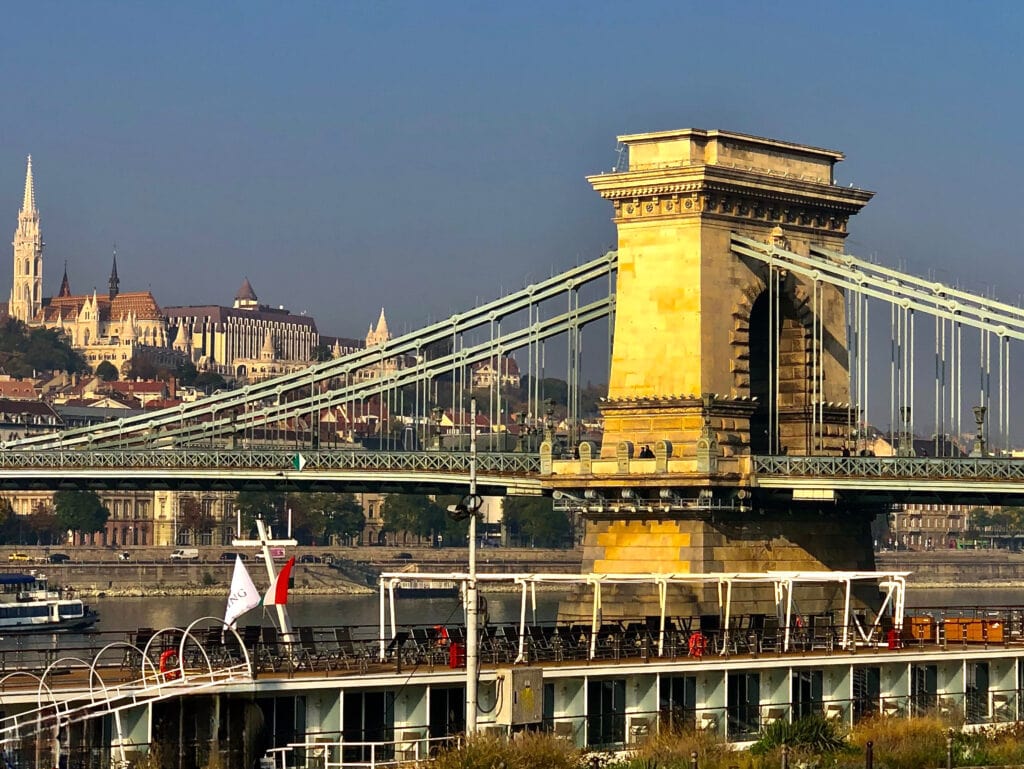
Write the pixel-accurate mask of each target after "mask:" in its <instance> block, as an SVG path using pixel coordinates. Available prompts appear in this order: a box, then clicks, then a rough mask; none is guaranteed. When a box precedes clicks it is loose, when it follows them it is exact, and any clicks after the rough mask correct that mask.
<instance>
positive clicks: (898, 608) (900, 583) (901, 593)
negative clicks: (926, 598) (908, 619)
mask: <svg viewBox="0 0 1024 769" xmlns="http://www.w3.org/2000/svg"><path fill="white" fill-rule="evenodd" d="M892 581H893V584H894V586H895V593H896V597H895V606H894V616H893V626H894V627H895V628H896V632H897V633H900V632H902V631H903V620H904V618H905V612H906V608H907V607H906V600H907V578H906V577H901V576H899V575H898V574H893V575H892Z"/></svg>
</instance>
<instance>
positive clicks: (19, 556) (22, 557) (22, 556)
mask: <svg viewBox="0 0 1024 769" xmlns="http://www.w3.org/2000/svg"><path fill="white" fill-rule="evenodd" d="M7 560H8V561H20V562H22V563H28V562H29V561H31V560H32V557H31V556H30V555H29V554H28V553H21V552H17V553H11V554H10V555H9V556H7Z"/></svg>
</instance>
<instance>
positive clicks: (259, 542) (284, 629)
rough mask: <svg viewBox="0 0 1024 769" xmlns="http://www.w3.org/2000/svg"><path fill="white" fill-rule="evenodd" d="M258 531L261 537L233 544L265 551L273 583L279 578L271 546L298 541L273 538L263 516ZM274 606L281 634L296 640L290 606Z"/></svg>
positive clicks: (257, 522) (265, 559)
mask: <svg viewBox="0 0 1024 769" xmlns="http://www.w3.org/2000/svg"><path fill="white" fill-rule="evenodd" d="M256 532H257V533H258V534H259V539H256V540H250V539H236V540H234V541H233V542H232V544H233V545H234V546H235V547H259V548H260V549H261V550H262V551H263V563H264V565H265V566H266V567H267V578H268V579H269V580H270V584H271V585H273V584H274V583H275V581H276V580H277V570H276V569H274V558H273V556H272V555H271V553H270V546H271V545H295V544H296V542H295V540H294V539H282V540H275V539H271V535H270V534H269V533H268V532H267V524H266V521H264V520H263V519H262V518H257V519H256ZM274 608H275V609H277V620H278V624H279V625H280V626H281V634H282V635H283V636H284V640H285V641H292V640H294V635H295V630H294V628H292V621H291V618H290V617H289V616H288V607H287V606H286V605H285V604H283V603H278V604H275V605H274Z"/></svg>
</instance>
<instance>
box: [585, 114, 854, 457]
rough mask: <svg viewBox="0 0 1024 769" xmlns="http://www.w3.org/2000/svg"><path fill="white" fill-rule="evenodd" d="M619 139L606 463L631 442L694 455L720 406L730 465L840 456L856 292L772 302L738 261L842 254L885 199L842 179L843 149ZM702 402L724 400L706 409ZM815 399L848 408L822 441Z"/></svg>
mask: <svg viewBox="0 0 1024 769" xmlns="http://www.w3.org/2000/svg"><path fill="white" fill-rule="evenodd" d="M619 141H621V142H622V143H623V144H625V145H626V146H627V147H628V148H629V169H628V170H627V171H625V172H623V173H613V174H602V175H599V176H592V177H590V178H589V179H588V181H589V182H590V183H591V184H592V185H593V186H594V189H595V190H597V192H599V193H600V195H601V197H603V198H605V199H607V200H610V201H612V205H613V206H614V210H615V223H616V225H617V226H618V236H619V237H618V240H619V242H618V251H619V273H618V286H617V294H616V297H617V298H616V303H617V308H616V317H615V336H614V340H615V343H614V347H613V355H612V366H611V378H610V382H609V388H608V401H607V404H606V405H605V408H604V419H605V433H604V443H603V446H602V450H601V456H602V457H612V456H614V455H615V452H616V448H617V447H618V446H619V444H620V443H622V442H623V441H626V442H629V443H631V444H632V445H633V447H634V449H635V450H639V448H640V447H641V446H642V445H644V444H650V445H653V444H654V443H655V442H656V441H659V440H666V441H669V442H671V444H672V446H673V456H679V457H682V456H687V455H690V456H695V455H696V443H697V440H698V437H699V435H700V431H701V427H702V426H703V419H702V416H703V415H704V412H706V411H710V417H711V420H712V427H713V428H714V429H715V431H716V433H717V439H718V444H719V447H720V450H721V453H722V456H723V457H725V458H728V457H730V456H733V455H735V454H744V453H750V452H751V450H752V451H753V453H761V454H764V453H768V452H769V450H771V449H774V450H776V451H780V452H787V453H798V454H805V453H819V452H820V451H821V450H822V449H823V450H824V451H826V452H828V451H836V452H837V453H838V450H839V449H841V448H842V445H841V443H842V439H843V432H844V430H845V427H846V423H847V414H846V407H845V404H846V403H847V402H848V401H849V377H848V362H847V351H846V332H845V316H844V313H845V305H844V301H843V296H842V294H841V293H840V291H839V290H838V289H836V288H834V287H832V286H828V285H825V284H820V285H819V286H818V287H817V293H816V290H815V287H814V286H813V285H811V284H809V283H806V282H802V281H799V280H795V279H794V278H792V277H788V278H784V279H782V280H780V281H779V285H778V290H777V292H776V296H777V297H778V299H777V300H774V299H770V298H769V296H768V291H767V289H768V271H767V269H766V267H765V265H763V264H762V263H760V262H756V261H754V260H745V259H743V258H740V257H738V256H736V255H734V254H733V253H732V251H731V248H730V237H731V235H732V234H733V233H736V234H738V235H743V236H746V237H748V238H752V239H755V240H759V241H763V242H765V243H772V242H776V243H780V244H783V245H784V246H785V247H786V248H787V249H789V250H791V251H796V252H797V253H801V254H807V250H808V246H809V245H812V244H813V245H817V246H824V247H827V248H832V249H835V250H837V251H842V250H843V241H844V239H845V238H846V232H847V230H846V225H847V220H848V219H849V217H850V215H851V214H854V213H856V212H857V211H859V210H860V208H861V207H862V206H863V205H864V204H865V203H866V202H867V201H868V200H869V199H870V198H871V193H869V192H865V191H863V190H859V189H853V188H849V187H839V186H837V185H836V184H835V179H834V176H833V167H834V165H835V163H836V162H837V161H838V160H841V159H842V158H843V155H842V154H841V153H839V152H835V151H832V150H824V149H817V148H815V147H807V146H804V145H799V144H791V143H788V142H781V141H775V140H772V139H761V138H757V137H753V136H744V135H742V134H735V133H727V132H724V131H702V130H696V129H689V130H683V131H667V132H662V133H649V134H636V135H632V136H623V137H620V138H619ZM769 305H771V307H769ZM776 308H777V310H776ZM770 310H775V312H770ZM771 315H776V319H773V318H772V317H771ZM815 315H818V317H819V318H820V322H821V327H822V329H823V332H822V334H821V339H822V341H821V343H820V345H819V347H820V351H819V352H820V354H815V351H814V349H813V345H814V339H813V335H812V323H813V319H814V316H815ZM773 321H774V322H773ZM773 329H774V330H775V334H774V336H775V340H774V341H773V340H770V339H769V335H770V334H771V332H772V330H773ZM775 345H777V350H776V348H775ZM776 352H777V356H776ZM776 358H777V360H778V374H777V377H778V378H777V380H775V379H774V377H775V376H776V374H775V361H776ZM816 374H817V381H818V382H819V383H820V384H819V385H818V386H819V387H821V389H822V390H823V392H822V394H821V396H819V395H818V393H817V390H816V389H815V385H814V382H815V375H816ZM704 394H712V395H713V399H712V400H711V402H710V403H709V404H707V405H705V403H704V402H703V400H702V398H701V396H702V395H704ZM812 401H813V402H818V401H824V403H826V404H836V405H833V406H831V407H826V408H825V409H824V415H823V419H822V421H823V422H824V425H825V426H824V428H823V429H820V430H818V431H817V432H818V434H817V435H815V436H812V435H811V431H810V429H809V423H810V422H811V417H810V408H811V405H812ZM839 404H841V405H839ZM770 409H776V410H777V416H776V417H775V418H774V419H769V413H768V412H769V410H770ZM769 424H772V426H773V427H772V429H773V432H775V433H776V435H774V436H771V435H769V434H768V426H769ZM776 425H777V427H776Z"/></svg>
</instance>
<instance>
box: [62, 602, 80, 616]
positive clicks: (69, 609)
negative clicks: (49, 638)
mask: <svg viewBox="0 0 1024 769" xmlns="http://www.w3.org/2000/svg"><path fill="white" fill-rule="evenodd" d="M58 608H59V611H60V616H62V617H81V616H82V604H80V603H62V604H61V605H60V606H59V607H58Z"/></svg>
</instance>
